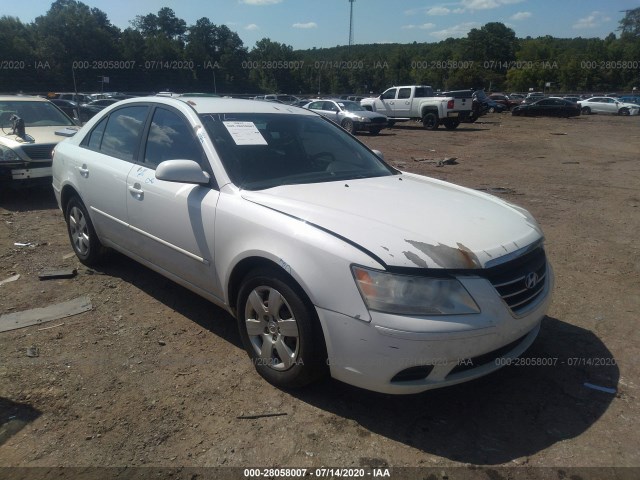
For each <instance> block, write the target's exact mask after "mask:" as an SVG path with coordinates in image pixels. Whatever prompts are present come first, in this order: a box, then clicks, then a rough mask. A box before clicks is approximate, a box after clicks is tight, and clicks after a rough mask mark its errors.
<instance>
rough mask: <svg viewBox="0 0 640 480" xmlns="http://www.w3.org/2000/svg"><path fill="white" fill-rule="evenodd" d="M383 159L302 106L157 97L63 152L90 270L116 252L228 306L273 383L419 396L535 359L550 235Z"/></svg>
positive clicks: (60, 172)
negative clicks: (326, 381)
mask: <svg viewBox="0 0 640 480" xmlns="http://www.w3.org/2000/svg"><path fill="white" fill-rule="evenodd" d="M381 155H382V154H381V153H380V152H374V151H371V150H369V149H368V148H367V147H366V146H364V145H363V144H362V143H360V142H359V141H358V140H356V139H355V138H354V137H352V136H351V135H349V134H348V133H346V132H345V131H344V130H343V129H342V128H340V127H338V126H337V125H335V124H334V123H332V122H330V121H328V120H326V119H325V118H323V117H321V116H319V115H317V114H315V113H313V112H309V111H306V110H303V109H299V108H295V107H288V106H283V105H282V104H276V103H270V102H255V101H248V100H234V99H221V98H196V97H193V98H186V97H181V98H163V97H146V98H139V99H131V100H125V101H122V102H119V103H118V104H116V105H114V106H111V107H108V108H107V109H105V110H104V111H102V112H100V113H99V114H98V115H96V116H95V117H94V118H92V119H91V120H90V121H89V122H88V123H87V124H86V125H85V126H84V127H83V128H82V130H81V131H80V132H79V133H78V134H77V135H76V136H75V137H73V138H70V139H67V140H65V141H63V142H61V143H60V144H59V145H58V146H57V147H56V149H55V155H54V161H53V186H54V190H55V194H56V198H57V201H58V204H59V206H60V208H61V209H62V211H63V212H64V217H65V220H66V223H67V230H68V234H69V238H70V240H71V244H72V245H73V248H74V250H75V253H76V255H77V256H78V258H79V259H80V261H82V262H83V263H85V264H87V265H95V264H97V263H99V261H100V260H101V259H102V257H103V254H104V253H105V250H106V249H107V248H112V249H115V250H118V251H120V252H122V253H124V254H125V255H128V256H129V257H131V258H133V259H135V260H136V261H138V262H140V263H142V264H144V265H146V266H148V267H150V268H152V269H154V270H156V271H158V272H160V273H161V274H163V275H165V276H167V277H168V278H170V279H172V280H174V281H175V282H177V283H179V284H181V285H184V286H185V287H187V288H189V289H191V290H193V291H194V292H197V293H198V294H200V295H202V296H203V297H205V298H207V299H209V300H211V301H212V302H214V303H215V304H217V305H219V306H221V307H222V308H225V309H227V310H228V311H229V312H231V313H232V314H233V315H234V316H235V317H236V318H237V319H238V327H239V330H240V335H241V337H242V340H243V342H244V346H245V348H246V350H247V352H248V354H249V356H250V357H251V360H252V361H253V364H254V365H255V367H256V369H257V371H258V372H259V373H260V375H262V376H263V377H264V378H265V379H266V380H268V381H269V382H271V383H273V384H274V385H277V386H281V387H297V386H302V385H305V384H308V383H310V382H312V381H314V380H316V379H318V378H319V377H321V376H322V375H324V374H326V373H327V372H329V373H330V374H331V375H332V376H333V377H335V378H336V379H339V380H342V381H344V382H347V383H350V384H353V385H357V386H359V387H363V388H366V389H370V390H375V391H379V392H387V393H415V392H420V391H423V390H428V389H430V388H435V387H440V386H445V385H451V384H455V383H460V382H463V381H466V380H470V379H473V378H476V377H479V376H481V375H484V374H487V373H489V372H492V371H494V370H496V369H498V368H500V367H501V366H502V365H504V364H505V363H508V361H509V360H510V359H512V358H515V357H517V356H519V355H521V354H522V353H523V352H524V351H525V350H526V349H527V348H528V347H529V346H530V345H531V343H532V342H533V341H534V339H535V338H536V336H537V334H538V331H539V329H540V324H541V321H542V319H543V318H544V316H545V313H546V311H547V308H548V306H549V303H550V300H551V290H552V285H553V273H552V269H551V267H550V266H549V264H548V262H547V258H546V255H545V251H544V248H543V235H542V232H541V230H540V227H539V226H538V224H537V223H536V221H535V220H534V219H533V218H532V216H531V215H530V214H529V213H528V212H527V211H526V210H524V209H522V208H520V207H517V206H515V205H512V204H509V203H507V202H504V201H502V200H500V199H498V198H495V197H492V196H489V195H486V194H483V193H480V192H477V191H474V190H469V189H466V188H462V187H458V186H455V185H452V184H449V183H446V182H443V181H440V180H435V179H431V178H427V177H423V176H419V175H414V174H409V173H404V172H400V171H398V170H396V169H394V168H393V167H391V166H389V165H388V164H386V163H385V162H384V161H383V160H382V158H381ZM212 355H215V352H212Z"/></svg>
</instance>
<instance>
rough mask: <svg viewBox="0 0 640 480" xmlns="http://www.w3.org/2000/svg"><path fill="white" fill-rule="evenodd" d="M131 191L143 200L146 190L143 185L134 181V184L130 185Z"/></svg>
mask: <svg viewBox="0 0 640 480" xmlns="http://www.w3.org/2000/svg"><path fill="white" fill-rule="evenodd" d="M128 188H129V191H130V192H131V194H132V195H133V196H134V197H135V198H137V199H138V200H142V199H143V197H144V190H142V187H141V186H140V184H139V183H134V184H133V185H129V187H128Z"/></svg>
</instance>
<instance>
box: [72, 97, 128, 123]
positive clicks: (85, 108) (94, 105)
mask: <svg viewBox="0 0 640 480" xmlns="http://www.w3.org/2000/svg"><path fill="white" fill-rule="evenodd" d="M119 101H120V100H117V99H115V98H103V99H100V100H93V101H91V102H89V103H83V104H81V105H80V108H79V114H80V121H82V122H87V121H88V120H89V119H90V118H91V117H93V116H94V115H95V114H96V113H98V112H100V111H102V110H104V109H105V108H106V107H108V106H109V105H113V104H114V103H116V102H119Z"/></svg>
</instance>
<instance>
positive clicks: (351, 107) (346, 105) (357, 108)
mask: <svg viewBox="0 0 640 480" xmlns="http://www.w3.org/2000/svg"><path fill="white" fill-rule="evenodd" d="M338 105H340V107H342V109H343V110H347V111H348V112H364V111H366V110H367V109H366V108H364V107H363V106H362V105H360V104H359V103H357V102H339V103H338Z"/></svg>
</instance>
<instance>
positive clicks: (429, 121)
mask: <svg viewBox="0 0 640 480" xmlns="http://www.w3.org/2000/svg"><path fill="white" fill-rule="evenodd" d="M422 126H423V127H424V128H426V129H427V130H435V129H437V128H438V115H436V114H435V113H433V112H427V113H425V114H424V117H422Z"/></svg>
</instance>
